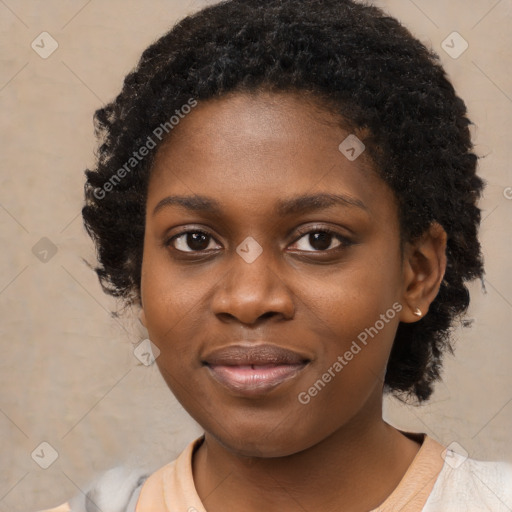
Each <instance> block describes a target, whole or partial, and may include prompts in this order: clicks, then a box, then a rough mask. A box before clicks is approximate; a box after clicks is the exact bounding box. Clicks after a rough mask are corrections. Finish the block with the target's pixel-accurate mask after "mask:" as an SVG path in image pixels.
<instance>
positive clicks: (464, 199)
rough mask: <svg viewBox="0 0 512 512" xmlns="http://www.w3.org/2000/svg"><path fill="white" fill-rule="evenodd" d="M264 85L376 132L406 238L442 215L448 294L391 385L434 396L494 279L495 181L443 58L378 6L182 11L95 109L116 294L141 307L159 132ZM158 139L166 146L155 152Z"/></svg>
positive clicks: (252, 0) (418, 329)
mask: <svg viewBox="0 0 512 512" xmlns="http://www.w3.org/2000/svg"><path fill="white" fill-rule="evenodd" d="M260 90H270V91H276V92H277V91H279V92H295V93H300V94H304V96H306V95H308V94H309V95H311V94H313V95H314V96H315V97H316V98H318V99H319V100H320V101H321V102H323V103H322V104H323V105H325V107H326V109H328V110H329V111H330V112H334V113H335V114H338V115H339V118H340V119H341V120H343V121H344V122H346V123H348V124H349V125H350V126H351V127H352V128H353V129H354V130H363V131H364V133H366V134H367V135H366V136H365V138H364V144H365V145H366V150H367V152H368V154H369V155H370V157H371V160H372V162H373V163H374V165H375V166H376V169H377V170H378V173H379V175H380V176H381V178H382V179H383V180H384V181H385V182H386V183H387V184H388V185H389V186H390V187H391V189H392V190H393V191H394V194H395V196H396V198H397V203H398V205H399V222H400V233H401V239H402V240H405V241H412V240H414V239H415V238H417V237H418V236H420V235H421V234H422V233H424V232H425V231H426V230H427V228H428V227H429V225H430V224H431V223H432V222H433V221H437V222H438V223H439V224H441V226H443V228H444V229H445V231H446V232H447V235H448V241H447V250H446V256H447V269H446V273H445V276H444V279H443V281H442V283H441V287H440V290H439V293H438V295H437V296H436V298H435V300H434V301H433V303H432V304H431V307H430V309H429V312H428V314H427V315H426V316H425V317H424V318H422V319H421V320H419V321H417V322H414V323H407V324H406V323H400V324H399V327H398V330H397V333H396V337H395V340H394V344H393V348H392V351H391V355H390V359H389V362H388V365H387V372H386V377H385V383H384V384H385V390H386V392H392V393H393V394H394V395H395V396H397V397H398V398H400V399H404V398H405V399H409V398H413V399H416V400H413V401H414V402H417V403H420V402H422V401H424V400H426V399H428V398H429V397H430V395H431V393H432V390H433V383H434V382H435V381H436V380H438V379H439V378H440V371H441V366H442V356H443V354H444V353H445V352H446V351H449V352H453V347H452V344H451V331H452V329H453V328H454V324H455V321H456V320H463V319H462V317H463V314H464V313H465V312H466V310H467V307H468V305H469V292H468V289H467V288H466V286H465V284H464V282H465V281H468V280H472V279H475V278H477V277H480V278H481V279H482V277H483V272H484V270H483V261H482V254H481V250H480V243H479V241H478V237H477V233H478V227H479V224H480V218H481V212H480V209H479V208H478V207H477V201H478V199H479V198H480V196H481V193H482V189H483V187H484V181H483V180H482V179H481V178H480V177H478V176H477V174H476V167H477V160H478V157H477V155H476V154H475V153H473V152H472V149H473V144H472V141H471V135H470V130H469V125H470V124H472V123H471V121H470V120H469V119H468V117H467V115H466V114H467V110H466V105H465V103H464V101H463V100H462V99H461V98H459V97H458V96H457V95H456V93H455V91H454V88H453V86H452V84H451V82H450V80H449V78H448V77H447V75H446V73H445V71H444V69H443V67H442V66H441V64H440V60H439V56H438V55H437V54H436V53H435V52H434V51H433V50H431V49H428V48H427V47H426V46H425V45H423V44H422V43H421V42H420V41H418V40H417V39H416V38H414V37H413V36H412V35H411V33H410V32H409V31H408V30H407V29H406V28H404V27H403V26H402V25H401V24H400V22H399V21H398V20H396V19H395V18H393V17H390V16H388V15H387V14H386V13H385V12H383V11H382V10H380V9H378V8H376V7H375V6H372V5H370V4H366V3H362V2H355V1H353V0H225V1H223V2H221V3H218V4H216V5H212V6H209V7H206V8H204V9H202V10H201V11H199V12H196V13H194V14H192V15H190V16H187V17H186V18H184V19H182V20H181V21H179V22H178V23H177V24H176V25H175V26H174V27H173V28H172V29H171V30H170V31H169V32H168V33H166V34H165V35H163V36H162V37H161V38H160V39H158V40H157V41H156V42H154V43H153V44H151V45H150V46H149V47H148V48H147V49H146V50H145V51H144V52H143V54H142V56H141V58H140V61H139V63H138V65H137V67H136V68H135V69H134V70H133V71H132V72H131V73H129V74H128V75H127V76H126V78H125V80H124V85H123V88H122V91H121V93H120V94H119V95H118V96H117V97H116V98H115V100H114V101H112V102H111V103H109V104H107V105H106V106H104V107H103V108H100V109H98V110H97V111H96V113H95V126H96V134H97V137H98V139H99V149H98V153H97V162H96V165H95V168H94V169H88V170H86V171H85V173H86V177H87V180H86V184H85V198H86V203H85V206H84V207H83V210H82V214H83V220H84V224H85V227H86V230H87V232H88V233H89V235H90V236H91V237H92V239H93V240H94V242H95V244H96V248H97V257H98V263H99V265H98V266H95V268H94V269H95V271H96V272H97V274H98V277H99V280H100V283H101V285H102V287H103V289H104V291H105V292H106V293H108V294H111V295H113V296H115V297H118V298H120V299H122V302H123V303H124V304H125V305H134V304H136V305H140V282H141V264H142V254H143V237H144V224H145V202H146V197H147V185H148V180H149V176H150V172H151V168H152V164H153V161H154V154H155V152H156V150H157V149H158V147H159V145H160V143H161V142H160V140H159V139H157V138H156V137H155V128H157V127H159V126H163V125H164V124H165V123H167V126H168V127H169V119H170V116H172V115H173V114H175V113H176V114H179V113H180V112H182V110H181V109H182V108H183V105H186V104H187V103H189V104H190V99H191V98H193V99H194V101H197V102H201V101H206V100H208V99H211V98H214V97H219V96H222V95H224V94H226V93H228V92H242V93H243V92H258V91H260ZM160 131H162V130H160ZM166 131H168V129H166ZM148 137H151V138H152V139H153V140H154V139H157V140H156V146H157V147H156V148H155V149H153V150H152V151H151V152H150V153H149V154H148V155H147V157H146V158H143V159H142V158H140V155H138V153H137V152H138V150H139V149H140V148H141V147H143V146H145V145H148V140H149V139H148ZM162 140H165V138H163V137H162ZM134 155H138V157H137V159H136V160H133V159H134ZM130 159H132V160H130ZM127 162H131V163H130V166H131V168H128V167H127V165H126V164H127ZM122 169H124V170H125V171H124V172H122ZM121 178H122V179H121ZM462 323H463V325H464V323H465V322H464V321H463V322H462Z"/></svg>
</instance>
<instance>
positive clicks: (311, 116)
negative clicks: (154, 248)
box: [148, 92, 393, 211]
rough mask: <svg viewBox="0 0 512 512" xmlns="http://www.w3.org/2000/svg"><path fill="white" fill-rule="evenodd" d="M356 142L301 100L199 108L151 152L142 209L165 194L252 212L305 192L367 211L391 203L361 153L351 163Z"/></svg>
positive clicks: (289, 97) (236, 98) (320, 108)
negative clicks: (354, 202)
mask: <svg viewBox="0 0 512 512" xmlns="http://www.w3.org/2000/svg"><path fill="white" fill-rule="evenodd" d="M359 135H360V137H362V135H361V134H360V133H359ZM355 137H356V134H354V133H351V131H350V129H349V128H348V127H347V125H346V123H344V122H343V119H342V118H341V117H340V116H338V115H335V114H333V113H331V112H330V111H329V110H328V107H327V106H326V105H323V104H322V103H321V101H320V100H315V99H314V98H313V99H312V98H311V97H308V96H304V97H302V96H301V95H299V94H290V93H270V92H261V93H257V94H241V93H234V94H233V93H232V94H229V95H226V96H223V97H220V98H216V99H213V100H208V101H205V102H200V103H199V105H198V106H197V107H195V108H194V109H193V110H192V111H191V112H190V113H189V114H187V115H186V116H184V117H183V118H182V119H181V120H180V122H179V124H178V125H177V126H175V127H174V129H173V131H172V132H171V134H170V136H169V137H168V139H167V140H166V141H165V142H164V143H163V145H162V146H161V147H160V148H159V150H158V152H157V155H156V158H155V162H154V165H153V169H152V175H151V179H150V184H149V189H148V209H149V208H150V207H151V206H152V205H153V206H154V205H156V204H157V203H158V201H159V200H161V198H162V197H164V196H165V195H166V194H171V193H173V194H181V195H183V194H189V195H190V194H197V195H210V196H214V197H216V198H218V199H219V201H220V202H221V203H223V204H225V205H226V207H229V205H232V206H236V207H240V206H244V207H246V208H247V207H248V206H249V205H251V204H253V205H254V206H258V207H259V211H263V210H264V209H265V206H266V205H268V206H270V204H271V203H272V204H273V206H275V203H276V202H277V201H278V200H279V199H280V198H281V199H282V198H283V197H284V196H286V195H288V194H289V195H297V194H304V193H305V192H329V193H338V192H339V193H344V194H345V195H347V196H351V197H354V198H355V199H359V200H360V201H361V202H363V203H365V204H368V205H369V207H370V209H372V208H375V205H377V204H378V203H382V202H388V203H389V202H390V201H391V202H393V195H392V193H391V191H390V190H389V189H388V187H387V185H386V184H385V183H384V182H383V181H382V180H381V178H380V177H379V176H378V175H377V173H376V172H375V171H374V167H373V165H372V162H371V160H370V159H369V157H368V155H367V154H365V151H364V150H363V152H362V153H361V154H360V155H359V156H357V153H359V152H360V151H361V150H362V148H363V146H362V145H360V146H358V145H357V144H358V139H356V138H355ZM340 145H341V146H340ZM347 148H348V149H349V150H352V148H353V149H354V151H349V152H348V153H347V152H346V150H347ZM356 152H357V153H356ZM354 153H355V154H356V158H355V159H352V157H353V156H354ZM349 157H350V158H349ZM274 210H275V208H274Z"/></svg>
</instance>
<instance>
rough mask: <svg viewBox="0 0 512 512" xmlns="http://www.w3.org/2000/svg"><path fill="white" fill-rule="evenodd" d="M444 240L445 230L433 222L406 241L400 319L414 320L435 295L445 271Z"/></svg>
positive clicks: (402, 320)
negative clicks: (425, 229)
mask: <svg viewBox="0 0 512 512" xmlns="http://www.w3.org/2000/svg"><path fill="white" fill-rule="evenodd" d="M446 240H447V235H446V231H445V230H444V229H443V227H442V226H441V225H440V224H439V223H438V222H433V223H432V224H431V225H430V227H429V228H428V229H427V231H425V233H423V235H421V236H420V237H419V238H418V239H417V240H416V241H414V242H408V243H407V244H406V246H405V248H404V260H403V290H402V301H403V302H402V304H403V305H404V307H403V309H402V312H401V315H400V321H401V322H405V323H411V322H416V321H418V320H419V319H420V318H422V317H423V316H425V314H426V313H427V312H428V308H429V307H430V304H431V303H432V301H433V300H434V299H435V298H436V296H437V294H438V292H439V288H440V286H441V282H442V280H443V278H444V274H445V271H446ZM420 312H421V314H419V313H420Z"/></svg>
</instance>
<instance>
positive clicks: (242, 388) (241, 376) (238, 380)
mask: <svg viewBox="0 0 512 512" xmlns="http://www.w3.org/2000/svg"><path fill="white" fill-rule="evenodd" d="M306 364H307V363H301V364H283V365H267V366H263V365H262V366H254V368H252V367H251V366H227V365H215V366H210V365H207V368H208V370H209V371H210V373H211V375H212V376H213V378H214V379H215V380H217V381H218V382H219V383H220V384H223V385H224V386H225V387H227V388H228V389H230V390H232V391H236V392H239V393H242V394H245V395H260V394H264V393H267V392H269V391H271V390H272V389H274V388H275V387H277V386H279V384H282V383H283V382H286V381H288V380H290V379H293V378H294V377H296V376H297V375H298V374H299V373H300V371H301V370H302V369H304V367H305V366H306Z"/></svg>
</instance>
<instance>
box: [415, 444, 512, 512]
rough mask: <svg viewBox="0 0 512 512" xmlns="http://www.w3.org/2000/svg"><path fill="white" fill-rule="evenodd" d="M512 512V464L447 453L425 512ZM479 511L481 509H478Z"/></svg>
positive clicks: (449, 451)
mask: <svg viewBox="0 0 512 512" xmlns="http://www.w3.org/2000/svg"><path fill="white" fill-rule="evenodd" d="M461 506H465V507H467V508H464V510H489V511H492V512H509V511H510V510H512V464H510V463H508V462H492V461H481V460H476V459H471V458H466V457H464V456H463V455H460V454H458V453H455V452H453V451H451V450H447V452H446V456H445V462H444V465H443V468H442V470H441V472H440V473H439V476H438V477H437V479H436V483H435V485H434V487H433V489H432V492H431V493H430V496H429V498H428V500H427V502H426V504H425V508H424V509H423V512H438V511H441V510H462V508H461ZM476 507H478V508H476Z"/></svg>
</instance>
